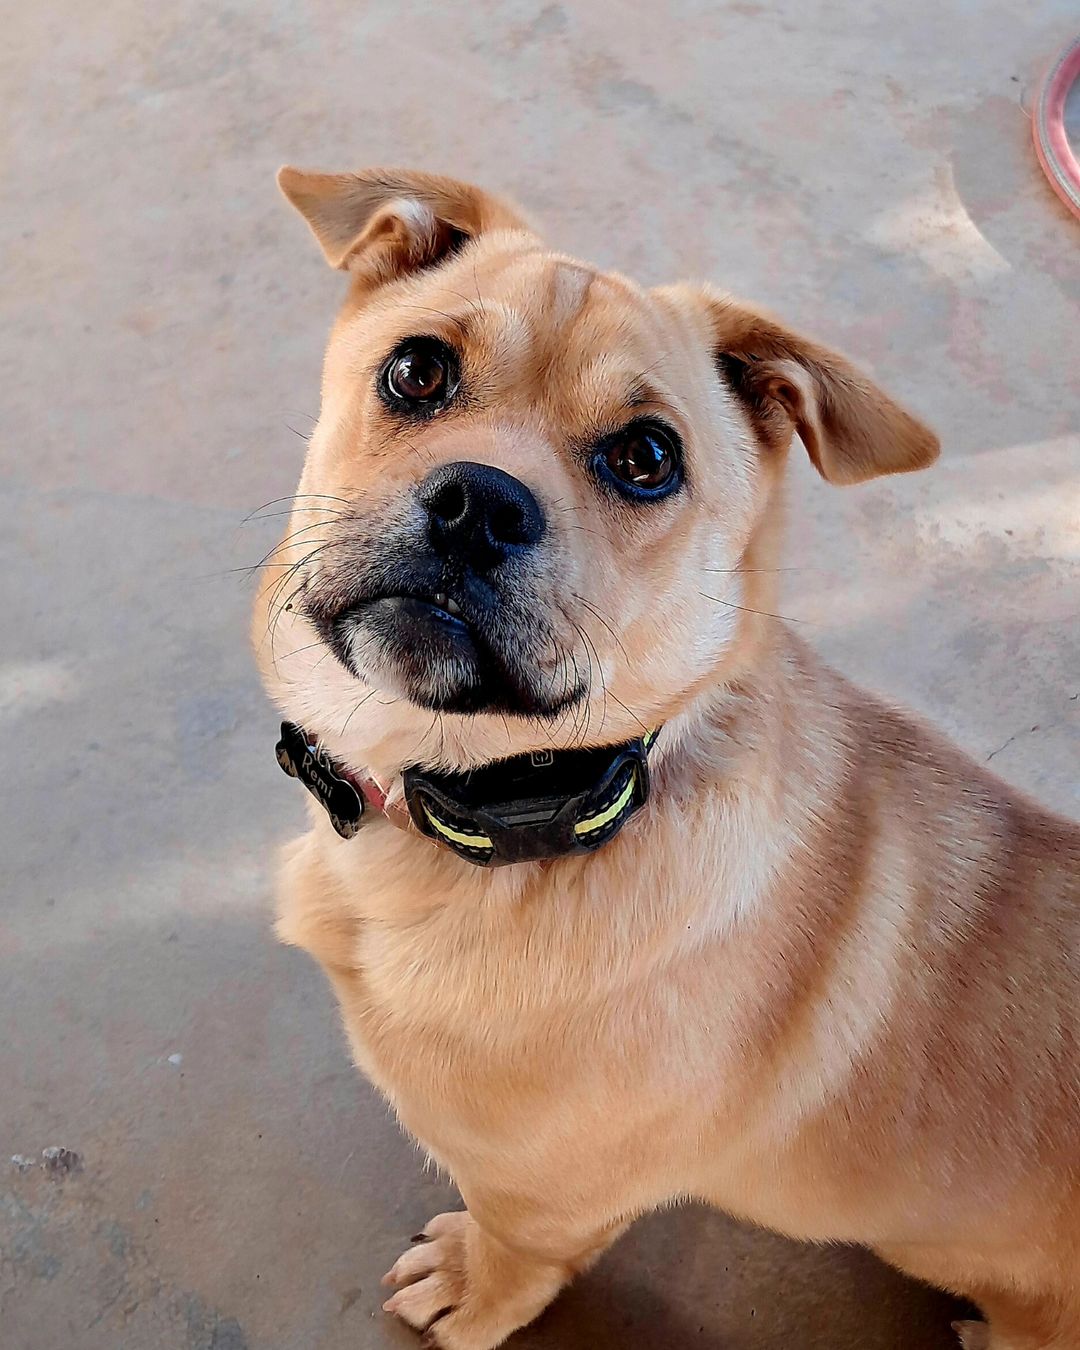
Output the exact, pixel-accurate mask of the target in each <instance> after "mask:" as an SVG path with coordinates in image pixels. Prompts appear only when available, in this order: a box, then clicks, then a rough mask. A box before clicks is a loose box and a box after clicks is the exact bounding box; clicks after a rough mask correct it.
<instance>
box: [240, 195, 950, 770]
mask: <svg viewBox="0 0 1080 1350" xmlns="http://www.w3.org/2000/svg"><path fill="white" fill-rule="evenodd" d="M281 183H282V186H283V189H284V191H285V192H286V194H287V196H288V197H289V198H290V200H291V201H292V202H293V203H294V204H295V205H296V206H297V207H298V208H299V209H300V211H301V212H302V213H303V214H304V215H305V217H306V218H307V220H308V222H309V224H310V225H311V227H312V229H313V231H314V232H315V235H316V237H317V238H318V240H319V242H320V244H321V245H322V247H323V249H324V252H325V253H326V255H327V258H328V259H329V261H330V262H331V263H333V264H334V265H336V266H339V267H342V268H345V269H347V270H348V271H349V272H350V274H351V278H352V285H351V289H350V293H349V296H348V299H347V301H346V303H345V305H344V307H343V309H342V311H341V313H340V315H339V317H338V320H337V322H336V324H335V326H334V329H333V332H332V335H331V338H330V342H329V346H328V349H327V354H326V365H325V372H324V381H323V404H322V413H321V416H320V419H319V422H318V425H317V427H316V429H315V432H314V434H313V435H312V438H311V443H310V448H309V452H308V458H307V462H306V464H305V467H304V472H303V476H302V478H301V482H300V487H299V492H298V495H297V497H296V500H295V507H294V511H293V515H292V518H291V521H290V527H289V531H288V534H287V536H286V539H285V541H284V543H283V545H282V546H281V548H280V549H279V551H278V552H277V553H276V554H275V555H274V557H273V559H272V560H271V566H270V568H269V569H268V570H269V577H268V580H267V583H266V584H265V585H264V586H263V588H262V590H261V593H260V600H259V606H258V610H257V615H256V638H257V645H258V647H259V649H260V654H261V658H262V665H263V670H264V674H265V676H266V679H267V682H268V685H269V687H270V689H271V692H272V693H273V694H274V695H275V697H276V698H277V699H278V701H279V703H280V704H281V706H282V707H283V709H284V710H285V711H286V712H287V713H288V714H289V715H290V716H292V717H294V718H295V719H296V720H298V721H301V722H303V724H304V725H305V726H306V727H307V728H308V729H309V730H311V731H313V732H315V733H316V734H318V735H320V736H321V737H323V738H324V740H326V742H327V743H328V744H330V745H332V746H334V747H335V748H337V749H338V750H339V751H343V752H344V753H345V754H346V755H347V757H348V758H350V759H351V760H352V761H353V762H355V763H365V762H368V763H370V762H373V761H380V760H381V761H382V762H383V763H384V764H388V763H391V762H392V761H393V760H395V759H396V758H401V759H402V760H403V761H404V762H412V761H426V762H442V763H445V764H458V765H460V764H462V763H468V762H470V761H474V762H475V761H476V760H480V759H486V758H492V757H494V756H497V755H506V754H511V753H517V752H520V751H522V750H525V749H535V748H539V747H540V746H544V745H556V746H558V745H569V744H579V743H593V744H595V743H608V742H615V741H618V740H622V739H626V738H628V737H632V736H635V735H638V734H640V733H641V732H642V730H643V729H645V728H649V727H653V726H656V725H658V724H659V723H661V722H664V721H666V720H669V719H670V718H671V717H672V716H673V715H674V714H675V713H677V712H678V710H679V709H680V708H681V707H682V706H684V705H685V704H686V703H687V702H688V700H690V699H691V698H692V697H693V696H694V695H695V694H696V693H697V692H699V691H700V690H701V689H702V688H703V687H705V686H706V685H707V684H708V683H710V682H712V681H715V680H721V679H723V678H724V677H725V673H726V672H728V671H730V670H731V669H732V668H733V667H734V665H735V664H737V662H738V659H739V655H740V652H741V651H742V650H743V649H744V648H745V646H746V644H747V643H748V642H749V641H750V638H751V631H750V630H751V627H752V623H751V621H752V618H753V611H755V610H759V609H760V608H761V607H762V606H761V605H760V604H759V603H755V602H756V601H757V600H759V599H760V597H761V596H762V595H765V594H767V592H768V584H767V581H765V580H763V577H764V576H765V572H764V570H763V568H762V567H761V560H762V557H763V556H764V554H765V553H766V552H767V550H766V549H765V548H764V545H763V540H765V538H766V537H767V535H768V534H769V524H770V516H771V514H772V513H771V511H770V502H771V500H772V498H773V495H774V488H775V485H776V482H777V481H778V477H779V473H780V470H781V468H782V462H783V458H784V454H785V451H786V449H787V446H788V443H789V441H790V439H791V436H792V433H793V431H795V430H798V431H799V433H800V435H801V437H802V439H803V441H804V442H805V444H806V446H807V449H808V450H809V452H810V454H811V456H812V457H813V459H814V461H815V463H816V464H817V466H818V468H819V469H820V471H821V472H822V474H823V476H825V477H826V478H828V479H830V480H832V481H837V482H856V481H860V480H861V479H864V478H867V477H871V476H873V475H875V474H879V473H889V472H897V471H902V470H907V469H914V468H919V467H921V466H923V465H925V464H927V463H929V462H930V461H931V460H932V459H933V457H934V455H935V454H936V442H935V441H934V438H933V437H932V435H931V434H930V433H929V432H927V431H926V430H925V428H923V427H921V426H920V425H919V424H918V423H917V422H915V421H914V420H913V419H911V418H910V417H909V416H908V415H907V414H906V413H904V412H903V411H902V410H901V409H899V408H898V407H897V406H896V405H895V404H893V403H892V402H891V401H890V400H889V399H888V398H887V397H886V396H885V395H884V394H882V393H881V392H880V391H879V390H877V389H876V388H874V387H873V386H872V385H871V384H869V383H868V382H867V381H865V380H864V379H862V378H861V377H859V376H858V375H857V374H856V373H855V372H854V371H853V370H852V369H851V368H850V367H849V366H848V365H847V364H846V363H845V362H844V361H843V360H842V359H841V358H839V357H836V356H835V355H833V354H832V353H829V352H826V351H824V350H823V349H822V348H820V347H817V346H815V345H814V344H812V343H809V342H807V341H805V340H803V339H801V338H799V337H797V336H796V335H794V334H792V333H789V332H787V331H786V330H785V329H783V328H782V327H781V326H779V325H778V324H776V323H774V322H772V321H771V320H769V319H767V318H765V317H764V316H762V315H760V314H757V313H755V312H753V311H751V310H748V309H746V308H745V307H742V306H740V305H737V304H735V303H734V302H732V301H729V300H727V299H724V298H721V297H719V296H717V295H714V294H711V293H709V292H707V291H705V290H702V289H693V288H688V287H684V288H680V287H671V288H663V289H657V290H651V291H650V290H643V289H642V288H640V287H638V286H636V285H634V284H633V283H632V282H630V281H627V280H626V279H624V278H623V277H621V276H617V275H613V274H610V273H603V272H599V271H597V270H596V269H594V268H592V267H589V266H587V265H586V264H584V263H581V262H578V261H575V260H574V259H572V258H569V257H566V256H563V255H561V254H558V253H555V252H552V251H551V250H550V249H548V248H546V247H545V246H544V245H543V243H542V242H541V241H540V239H539V238H538V237H537V236H536V235H535V234H534V233H533V232H532V231H531V230H530V229H529V228H528V227H527V226H526V225H525V224H524V223H523V222H522V221H521V220H520V219H519V217H518V216H517V215H516V214H515V212H514V211H513V210H512V209H511V208H509V207H507V206H506V205H504V204H503V203H501V202H499V201H497V200H496V199H494V198H491V197H489V196H487V195H486V194H483V193H481V192H479V191H478V190H477V189H475V188H471V187H468V186H465V185H462V184H458V183H454V182H452V181H450V180H446V179H435V178H431V177H428V176H426V175H420V174H407V173H401V172H397V171H376V172H372V173H368V174H361V175H319V174H302V173H299V172H297V171H294V170H284V171H283V172H282V176H281ZM755 564H757V565H756V566H755ZM371 700H374V702H372V701H371Z"/></svg>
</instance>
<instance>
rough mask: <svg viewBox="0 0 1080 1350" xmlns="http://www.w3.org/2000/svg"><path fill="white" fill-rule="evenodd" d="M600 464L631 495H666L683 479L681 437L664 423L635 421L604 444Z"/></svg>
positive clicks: (619, 487) (604, 473)
mask: <svg viewBox="0 0 1080 1350" xmlns="http://www.w3.org/2000/svg"><path fill="white" fill-rule="evenodd" d="M597 465H598V468H600V470H601V472H602V473H603V475H604V476H605V477H607V478H608V479H609V480H612V481H613V482H614V484H615V486H616V487H617V488H618V489H619V490H620V491H621V492H624V493H626V494H627V495H628V496H631V497H639V498H641V497H663V496H666V495H667V494H668V493H669V492H672V491H673V490H674V489H675V488H676V487H678V485H679V482H680V480H681V463H680V455H679V438H678V437H677V436H676V435H675V433H674V432H673V431H672V430H671V429H670V428H669V427H666V426H664V425H663V424H662V423H660V422H631V423H630V425H629V426H625V427H623V428H622V430H621V431H617V432H616V433H615V435H614V436H609V437H608V438H607V440H605V441H604V442H603V444H602V445H601V447H600V450H599V453H598V456H597Z"/></svg>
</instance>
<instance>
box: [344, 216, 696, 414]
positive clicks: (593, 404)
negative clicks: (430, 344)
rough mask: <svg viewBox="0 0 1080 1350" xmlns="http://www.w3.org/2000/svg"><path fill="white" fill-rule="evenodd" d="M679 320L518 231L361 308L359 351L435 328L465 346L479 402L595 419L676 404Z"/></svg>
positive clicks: (623, 283) (361, 355)
mask: <svg viewBox="0 0 1080 1350" xmlns="http://www.w3.org/2000/svg"><path fill="white" fill-rule="evenodd" d="M679 328H680V325H679V323H678V320H677V316H676V315H675V314H673V312H672V311H671V309H670V308H669V307H668V306H665V305H664V304H663V303H662V302H661V301H658V300H657V298H656V297H654V296H653V295H651V294H650V293H649V292H647V291H645V290H643V289H642V288H640V287H639V286H636V285H635V284H634V283H633V282H631V281H629V280H627V279H626V278H625V277H622V276H619V275H617V274H614V273H608V272H601V271H599V270H597V269H596V268H593V267H590V266H589V265H587V264H585V263H582V262H579V261H578V260H576V259H574V258H570V257H565V256H563V255H560V254H553V253H551V252H548V251H546V250H544V249H542V248H540V247H538V246H534V245H530V244H528V243H522V242H520V240H519V241H518V242H515V243H508V244H505V245H503V246H502V247H498V246H496V245H495V244H494V243H492V244H488V245H486V246H484V245H483V244H482V245H481V246H480V247H474V248H473V249H470V250H468V251H467V252H466V253H465V254H464V255H463V256H462V257H461V258H459V259H456V260H454V261H452V262H450V263H449V264H446V265H444V266H442V267H440V268H438V269H437V270H434V271H432V272H431V273H429V274H427V275H422V276H420V277H418V278H416V280H415V281H414V282H413V283H412V284H411V285H410V287H409V289H408V292H407V293H406V294H399V295H397V296H394V295H388V296H387V297H386V298H385V300H384V301H382V302H380V303H378V304H377V306H374V307H372V308H371V309H370V310H368V311H365V312H364V313H361V314H360V315H358V318H357V339H358V341H357V343H356V344H355V347H354V355H355V357H356V358H357V359H359V360H361V361H362V362H365V363H370V362H371V361H372V360H375V361H378V360H380V359H383V358H384V357H385V356H386V354H388V353H389V352H390V351H392V350H393V348H394V347H395V346H396V345H397V343H399V342H400V341H402V340H403V339H405V338H408V337H411V336H421V335H423V336H433V337H439V338H442V339H443V340H445V341H447V342H448V343H450V344H451V345H452V346H453V347H454V348H455V349H456V350H457V351H459V352H460V353H461V356H462V359H463V364H464V367H465V371H466V378H467V379H468V378H469V376H470V375H471V376H472V379H471V384H472V388H471V389H470V391H469V392H470V396H471V397H472V398H473V399H474V400H475V401H476V402H477V403H482V402H485V401H489V400H497V401H498V403H499V406H500V407H501V408H503V409H506V410H510V409H511V408H514V407H517V408H521V409H523V408H532V409H536V408H537V407H538V405H541V404H542V405H543V406H544V408H545V410H546V411H547V412H548V414H550V415H552V416H555V417H558V418H559V419H560V420H566V421H573V422H580V421H581V420H583V419H584V420H586V421H597V420H600V421H602V420H603V419H604V418H605V417H608V416H611V415H612V412H613V409H615V408H630V409H633V408H635V407H639V406H644V405H646V404H656V403H666V404H669V405H676V406H677V405H678V402H679V391H678V390H677V388H676V381H675V378H674V377H675V374H676V371H677V370H678V368H679V367H678V362H677V359H676V357H677V353H678V349H679V348H680V347H681V346H682V345H683V338H684V336H685V335H684V334H683V333H681V332H680V331H679ZM354 373H355V374H358V373H359V372H358V371H354Z"/></svg>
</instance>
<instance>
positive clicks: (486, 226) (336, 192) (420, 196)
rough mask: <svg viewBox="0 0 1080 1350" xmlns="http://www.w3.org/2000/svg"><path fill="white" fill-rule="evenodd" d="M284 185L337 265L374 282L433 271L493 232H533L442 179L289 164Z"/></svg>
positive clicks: (491, 200)
mask: <svg viewBox="0 0 1080 1350" xmlns="http://www.w3.org/2000/svg"><path fill="white" fill-rule="evenodd" d="M277 180H278V186H279V187H280V188H281V190H282V192H283V193H284V194H285V196H286V197H287V198H288V199H289V201H290V202H292V204H293V206H295V207H296V209H297V210H298V211H299V212H300V214H301V215H302V216H303V217H304V219H305V220H306V221H307V223H308V225H310V226H311V231H312V233H313V234H314V235H315V238H316V239H317V240H318V241H319V244H320V246H321V248H322V251H323V253H324V254H325V255H326V261H327V262H328V263H329V264H330V266H331V267H340V268H344V269H346V270H347V271H349V272H351V273H353V274H354V275H356V276H358V277H360V278H361V279H363V280H367V281H371V282H383V281H392V280H394V279H395V278H397V277H400V276H404V275H406V274H407V273H409V272H414V271H417V270H418V269H420V268H422V267H430V266H432V265H433V264H434V263H438V262H441V261H442V260H443V259H444V258H447V257H449V256H450V254H452V253H454V252H456V251H457V249H459V248H460V247H461V246H462V245H463V244H465V243H466V242H467V241H468V240H469V239H473V238H475V237H476V236H477V235H479V234H483V233H485V232H486V231H488V230H528V229H529V226H528V225H527V224H526V223H525V221H524V220H523V219H522V218H521V216H519V215H518V213H517V212H516V211H515V210H514V209H513V208H512V207H510V206H508V205H507V204H506V203H505V202H502V201H500V200H499V198H498V197H493V196H491V195H490V194H489V193H487V192H484V191H482V190H481V189H480V188H477V187H472V186H471V185H470V184H468V183H459V182H457V181H456V180H455V179H453V178H441V177H437V176H436V175H435V174H427V173H414V172H412V171H411V170H408V169H367V170H365V171H364V172H363V173H309V172H307V171H306V170H304V169H293V168H290V167H289V166H288V165H286V166H285V167H284V168H283V169H280V170H279V171H278V177H277Z"/></svg>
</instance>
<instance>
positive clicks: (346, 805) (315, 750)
mask: <svg viewBox="0 0 1080 1350" xmlns="http://www.w3.org/2000/svg"><path fill="white" fill-rule="evenodd" d="M277 762H278V763H279V764H280V765H281V767H282V769H283V770H284V771H285V773H287V774H288V775H289V777H290V778H297V779H299V780H300V782H301V783H303V785H304V786H305V787H306V788H307V790H308V791H309V792H310V793H311V795H312V796H313V797H314V798H315V799H316V800H317V801H318V803H319V804H320V806H322V808H323V809H324V810H325V812H326V814H327V815H328V816H329V817H330V823H331V825H333V827H334V829H335V830H337V832H338V834H340V835H341V837H342V839H352V838H354V837H355V835H356V833H357V831H358V830H359V829H360V822H361V820H362V819H363V815H364V799H363V797H362V796H361V794H360V793H359V792H357V790H356V788H355V787H353V785H352V783H350V782H349V781H348V780H347V779H345V778H342V776H341V774H340V773H339V772H338V771H337V769H336V768H335V766H334V762H333V760H332V759H331V758H330V756H329V755H327V754H325V753H324V752H323V751H321V750H320V749H319V747H318V746H317V745H311V744H310V743H309V742H308V740H307V738H306V736H305V735H304V733H303V732H302V731H301V729H300V728H299V727H298V726H297V725H296V724H295V722H282V724H281V740H280V741H278V743H277Z"/></svg>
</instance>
